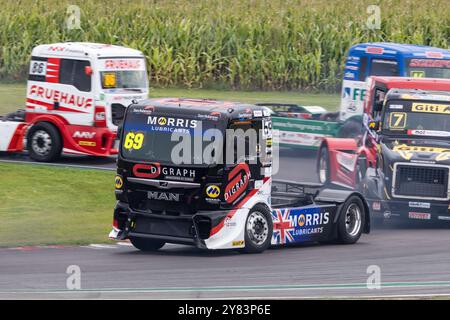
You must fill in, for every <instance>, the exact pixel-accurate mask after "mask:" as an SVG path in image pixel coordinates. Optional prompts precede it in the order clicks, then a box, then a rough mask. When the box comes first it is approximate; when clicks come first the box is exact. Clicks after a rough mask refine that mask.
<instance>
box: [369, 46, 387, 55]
mask: <svg viewBox="0 0 450 320" xmlns="http://www.w3.org/2000/svg"><path fill="white" fill-rule="evenodd" d="M366 52H367V53H370V54H383V52H384V49H383V48H380V47H367V48H366Z"/></svg>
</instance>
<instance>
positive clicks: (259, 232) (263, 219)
mask: <svg viewBox="0 0 450 320" xmlns="http://www.w3.org/2000/svg"><path fill="white" fill-rule="evenodd" d="M272 232H273V225H272V217H271V214H270V210H269V209H268V208H266V207H265V206H262V205H256V206H255V207H254V208H253V209H252V210H250V212H249V214H248V216H247V220H246V223H245V248H244V250H243V251H244V252H246V253H261V252H263V251H264V250H266V249H267V248H269V246H270V242H271V240H272Z"/></svg>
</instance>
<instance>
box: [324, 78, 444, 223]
mask: <svg viewBox="0 0 450 320" xmlns="http://www.w3.org/2000/svg"><path fill="white" fill-rule="evenodd" d="M406 80H407V79H398V78H397V79H396V78H374V79H372V81H373V82H372V86H371V89H370V96H369V97H368V99H367V101H366V108H365V112H366V120H365V123H366V124H367V126H366V128H367V130H366V132H365V133H364V135H362V136H361V137H360V138H359V139H358V140H357V141H355V140H353V139H325V140H324V142H323V144H322V146H321V149H320V153H319V159H318V162H317V170H318V174H319V179H320V180H321V181H322V182H325V183H327V184H334V185H340V186H343V187H346V188H350V189H357V190H359V191H360V192H361V193H362V194H363V195H364V196H365V197H366V199H367V201H368V202H369V205H370V208H371V214H372V217H373V218H380V219H382V218H391V217H403V218H408V219H415V220H418V219H419V220H428V221H436V220H441V221H443V220H450V216H449V213H450V211H449V209H450V201H449V200H450V182H449V171H450V161H449V159H450V144H449V143H450V142H449V137H450V118H449V116H450V80H442V79H441V80H437V79H414V80H411V81H410V82H405V81H406ZM382 83H384V84H387V83H389V85H388V86H383V85H382ZM410 86H413V88H415V89H410V88H409V87H410ZM387 87H393V88H392V89H390V90H389V91H387V92H386V89H387ZM396 88H401V89H396ZM417 88H420V89H417ZM427 88H428V89H427ZM436 90H439V91H436Z"/></svg>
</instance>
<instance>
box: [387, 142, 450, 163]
mask: <svg viewBox="0 0 450 320" xmlns="http://www.w3.org/2000/svg"><path fill="white" fill-rule="evenodd" d="M392 151H395V152H398V153H399V154H400V155H401V156H402V158H404V159H405V160H411V158H412V156H413V155H414V153H416V152H417V153H437V154H438V155H437V156H436V159H435V160H436V161H445V160H448V159H450V149H446V148H435V147H424V146H408V145H406V144H402V145H398V146H394V148H392Z"/></svg>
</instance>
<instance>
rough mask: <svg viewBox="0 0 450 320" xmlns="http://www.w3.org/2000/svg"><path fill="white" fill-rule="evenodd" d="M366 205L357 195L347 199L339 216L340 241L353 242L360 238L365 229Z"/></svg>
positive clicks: (344, 242)
mask: <svg viewBox="0 0 450 320" xmlns="http://www.w3.org/2000/svg"><path fill="white" fill-rule="evenodd" d="M364 213H365V207H364V204H363V202H362V200H361V199H360V198H359V197H357V196H351V197H350V198H348V199H347V201H345V203H344V204H343V206H342V210H341V213H340V216H339V220H338V224H337V228H338V241H339V242H340V243H343V244H352V243H355V242H356V241H358V240H359V238H360V237H361V234H362V231H363V229H364V218H365V214H364Z"/></svg>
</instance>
